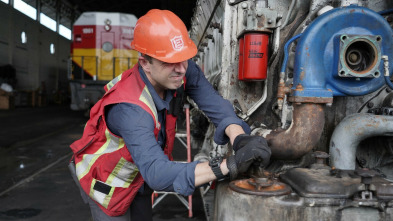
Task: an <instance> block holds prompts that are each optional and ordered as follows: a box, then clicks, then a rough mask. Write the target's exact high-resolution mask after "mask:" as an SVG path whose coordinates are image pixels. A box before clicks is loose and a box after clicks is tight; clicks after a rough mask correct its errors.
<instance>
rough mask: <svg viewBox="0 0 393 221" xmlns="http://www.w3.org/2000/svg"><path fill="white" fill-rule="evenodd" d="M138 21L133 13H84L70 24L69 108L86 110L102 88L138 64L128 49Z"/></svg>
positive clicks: (133, 53) (135, 55)
mask: <svg viewBox="0 0 393 221" xmlns="http://www.w3.org/2000/svg"><path fill="white" fill-rule="evenodd" d="M136 21H137V18H136V17H135V16H134V15H132V14H125V13H108V12H84V13H82V15H81V16H80V17H79V18H78V19H77V20H76V21H75V23H74V25H73V39H72V46H71V57H70V60H69V68H68V75H69V79H70V89H71V109H72V110H86V111H89V109H90V107H91V106H93V105H94V104H95V103H96V102H97V101H98V100H99V99H100V98H101V97H102V95H104V93H105V91H104V89H103V88H104V86H105V85H106V84H107V83H108V82H109V81H110V80H112V79H113V78H115V77H117V76H118V75H120V74H121V73H123V71H125V70H127V69H130V68H131V67H132V66H134V64H136V63H137V61H138V53H137V52H136V51H134V50H132V49H131V46H130V45H131V41H132V39H133V33H134V27H135V24H136Z"/></svg>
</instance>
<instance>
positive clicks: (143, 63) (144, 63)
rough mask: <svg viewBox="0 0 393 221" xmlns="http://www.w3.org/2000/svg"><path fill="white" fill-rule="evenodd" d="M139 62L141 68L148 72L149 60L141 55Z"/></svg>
mask: <svg viewBox="0 0 393 221" xmlns="http://www.w3.org/2000/svg"><path fill="white" fill-rule="evenodd" d="M139 64H140V65H141V67H142V69H143V70H144V71H145V72H150V65H149V61H148V60H146V59H145V58H144V57H142V56H140V57H139Z"/></svg>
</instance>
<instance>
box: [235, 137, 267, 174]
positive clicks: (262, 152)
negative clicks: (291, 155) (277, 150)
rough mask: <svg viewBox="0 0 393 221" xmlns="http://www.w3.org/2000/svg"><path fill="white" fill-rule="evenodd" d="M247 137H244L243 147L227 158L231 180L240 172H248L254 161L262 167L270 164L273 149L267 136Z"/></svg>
mask: <svg viewBox="0 0 393 221" xmlns="http://www.w3.org/2000/svg"><path fill="white" fill-rule="evenodd" d="M246 137H247V138H246ZM246 137H244V138H243V142H244V143H243V142H242V143H243V145H241V146H242V147H241V148H238V149H237V150H236V152H235V155H232V156H230V157H228V159H227V167H228V169H229V174H230V178H231V180H233V179H235V178H236V177H237V175H238V174H239V173H244V172H246V171H247V170H248V168H249V167H250V166H251V164H252V163H254V164H259V166H260V167H264V166H266V165H267V164H269V161H270V155H271V150H270V148H269V146H268V145H267V141H266V140H265V138H263V137H261V136H249V135H246Z"/></svg>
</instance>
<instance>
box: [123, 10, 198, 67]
mask: <svg viewBox="0 0 393 221" xmlns="http://www.w3.org/2000/svg"><path fill="white" fill-rule="evenodd" d="M131 48H132V49H134V50H136V51H139V52H140V53H142V54H147V55H149V56H151V57H153V58H155V59H158V60H160V61H163V62H167V63H177V62H182V61H185V60H188V59H190V58H192V57H194V56H195V55H196V53H197V48H196V46H195V44H194V42H193V41H192V40H191V38H190V37H189V36H188V32H187V28H186V26H185V25H184V23H183V22H182V20H181V19H180V18H179V17H177V16H176V15H175V14H174V13H173V12H171V11H168V10H159V9H152V10H150V11H148V12H147V13H146V15H144V16H142V17H140V18H139V19H138V21H137V22H136V25H135V28H134V40H133V41H132V42H131Z"/></svg>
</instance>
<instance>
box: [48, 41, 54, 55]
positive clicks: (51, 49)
mask: <svg viewBox="0 0 393 221" xmlns="http://www.w3.org/2000/svg"><path fill="white" fill-rule="evenodd" d="M49 51H50V53H51V54H54V53H55V45H54V44H53V43H52V44H50V46H49Z"/></svg>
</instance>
